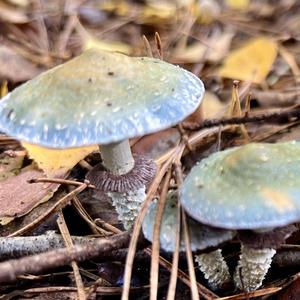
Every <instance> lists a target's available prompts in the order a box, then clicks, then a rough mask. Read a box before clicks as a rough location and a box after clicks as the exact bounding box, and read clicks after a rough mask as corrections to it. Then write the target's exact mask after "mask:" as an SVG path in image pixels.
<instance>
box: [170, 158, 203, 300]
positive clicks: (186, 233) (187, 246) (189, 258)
mask: <svg viewBox="0 0 300 300" xmlns="http://www.w3.org/2000/svg"><path fill="white" fill-rule="evenodd" d="M174 167H175V177H176V183H177V185H178V186H181V185H182V182H183V176H182V170H181V163H180V160H179V159H177V160H176V161H175V163H174ZM178 206H179V209H180V203H179V202H178ZM181 219H182V224H183V235H184V243H185V249H186V259H187V263H188V268H189V275H190V280H191V294H192V299H193V300H199V299H200V298H199V293H198V289H197V280H196V275H195V269H194V263H193V255H192V250H191V239H190V236H189V229H188V225H187V221H186V216H185V212H184V211H183V210H181Z"/></svg>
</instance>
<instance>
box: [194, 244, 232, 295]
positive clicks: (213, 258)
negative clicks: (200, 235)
mask: <svg viewBox="0 0 300 300" xmlns="http://www.w3.org/2000/svg"><path fill="white" fill-rule="evenodd" d="M195 261H196V262H197V263H198V266H199V269H200V270H201V271H202V273H203V274H204V277H205V279H207V281H208V284H209V286H210V287H211V288H212V289H213V290H217V289H221V288H222V287H223V286H224V285H225V284H226V283H228V282H230V280H231V275H230V273H229V268H228V266H227V263H226V261H225V260H224V257H223V255H222V250H221V249H218V250H215V251H212V252H210V253H203V254H200V255H196V256H195Z"/></svg>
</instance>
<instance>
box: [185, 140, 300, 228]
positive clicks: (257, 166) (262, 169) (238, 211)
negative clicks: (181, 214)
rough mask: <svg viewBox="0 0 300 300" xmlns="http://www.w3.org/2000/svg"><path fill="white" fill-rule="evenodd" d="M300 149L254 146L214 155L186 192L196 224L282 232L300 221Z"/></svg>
mask: <svg viewBox="0 0 300 300" xmlns="http://www.w3.org/2000/svg"><path fill="white" fill-rule="evenodd" d="M299 170H300V143H296V142H288V143H278V144H266V143H261V144H260V143H252V144H248V145H245V146H241V147H236V148H232V149H228V150H225V151H221V152H217V153H214V154H212V155H211V156H209V157H208V158H206V159H203V160H202V161H201V162H200V163H199V164H198V165H196V166H195V167H194V168H193V169H192V171H191V172H190V173H189V174H188V176H187V177H186V178H185V180H184V183H183V185H182V187H181V191H180V201H181V203H182V206H183V207H184V209H185V210H186V211H187V213H188V214H189V215H191V216H192V217H193V218H195V219H196V220H198V221H199V222H202V223H204V224H208V225H211V226H217V227H220V228H228V229H253V230H255V229H260V228H272V227H281V226H285V225H287V224H290V223H293V222H297V221H300V176H299V174H300V173H299V172H300V171H299Z"/></svg>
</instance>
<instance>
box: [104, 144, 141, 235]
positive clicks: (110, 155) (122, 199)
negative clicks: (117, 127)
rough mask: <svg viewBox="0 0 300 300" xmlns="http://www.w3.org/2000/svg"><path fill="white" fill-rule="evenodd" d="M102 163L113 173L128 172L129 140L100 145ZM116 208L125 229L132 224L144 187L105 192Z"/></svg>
mask: <svg viewBox="0 0 300 300" xmlns="http://www.w3.org/2000/svg"><path fill="white" fill-rule="evenodd" d="M100 152H101V157H102V160H103V165H104V166H105V167H106V168H107V169H108V170H109V171H110V172H112V173H113V174H115V175H123V174H126V173H128V172H129V171H130V170H131V169H132V168H133V167H134V159H133V157H132V153H131V149H130V145H129V140H124V141H122V142H119V143H113V144H109V145H106V146H101V147H100ZM107 194H108V196H109V197H110V198H111V199H112V203H113V205H114V206H115V208H116V211H117V213H118V218H119V220H120V221H121V222H122V223H123V225H124V228H125V229H126V230H128V229H130V228H131V227H132V225H133V224H134V220H135V218H136V216H137V215H138V213H139V210H140V206H141V204H142V202H143V201H144V200H145V198H146V187H145V186H143V187H141V188H139V189H138V190H132V191H129V192H127V193H117V192H110V193H107Z"/></svg>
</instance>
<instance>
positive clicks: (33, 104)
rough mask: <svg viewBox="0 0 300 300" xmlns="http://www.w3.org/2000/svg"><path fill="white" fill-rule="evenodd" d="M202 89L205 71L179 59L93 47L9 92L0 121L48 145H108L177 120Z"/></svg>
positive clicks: (2, 125) (195, 102) (21, 136)
mask: <svg viewBox="0 0 300 300" xmlns="http://www.w3.org/2000/svg"><path fill="white" fill-rule="evenodd" d="M203 93H204V87H203V84H202V82H201V81H200V79H199V78H197V77H196V76H195V75H193V74H192V73H190V72H188V71H186V70H184V69H182V68H179V67H177V66H174V65H172V64H168V63H166V62H163V61H161V60H159V59H154V58H148V57H129V56H126V55H123V54H120V53H115V52H107V51H102V50H97V49H91V50H88V51H86V52H84V53H83V54H81V55H79V56H78V57H76V58H74V59H72V60H70V61H68V62H67V63H65V64H62V65H59V66H57V67H55V68H53V69H51V70H49V71H47V72H45V73H42V74H41V75H39V76H37V77H36V78H34V79H32V80H30V81H28V82H27V83H25V84H23V85H21V86H20V87H18V88H16V89H15V90H14V91H12V92H11V93H9V94H8V95H7V96H6V97H5V98H4V99H2V100H1V101H0V128H1V130H2V131H4V132H5V133H7V134H9V135H10V136H13V137H15V138H18V139H20V140H23V141H26V142H28V143H33V144H38V145H42V146H45V147H49V148H72V147H81V146H86V145H94V144H101V145H105V144H110V143H113V142H119V141H121V140H124V139H128V138H132V137H136V136H141V135H145V134H148V133H152V132H156V131H158V130H161V129H165V128H168V127H170V126H173V125H175V124H177V123H178V122H180V121H182V120H183V119H184V118H185V117H186V116H187V115H189V114H191V113H192V112H193V111H195V110H196V108H197V107H198V106H199V104H200V102H201V99H202V96H203Z"/></svg>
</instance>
